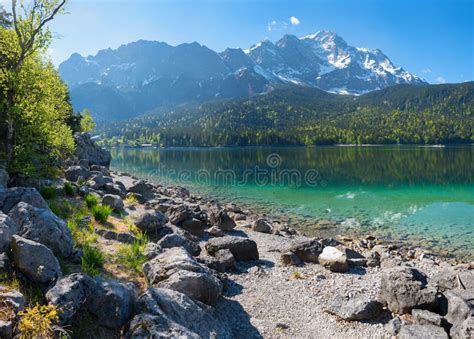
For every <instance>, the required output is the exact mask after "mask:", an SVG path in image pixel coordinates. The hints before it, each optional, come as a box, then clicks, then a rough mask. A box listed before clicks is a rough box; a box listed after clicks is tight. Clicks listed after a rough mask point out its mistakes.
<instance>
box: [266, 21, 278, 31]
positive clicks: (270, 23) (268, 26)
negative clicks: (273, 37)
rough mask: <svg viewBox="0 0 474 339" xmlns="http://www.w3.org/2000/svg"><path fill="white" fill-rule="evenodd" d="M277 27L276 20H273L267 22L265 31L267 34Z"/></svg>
mask: <svg viewBox="0 0 474 339" xmlns="http://www.w3.org/2000/svg"><path fill="white" fill-rule="evenodd" d="M276 26H277V22H276V20H273V21H272V22H269V23H268V25H267V29H268V31H269V32H271V31H273V30H274V29H275V28H276Z"/></svg>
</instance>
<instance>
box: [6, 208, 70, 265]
mask: <svg viewBox="0 0 474 339" xmlns="http://www.w3.org/2000/svg"><path fill="white" fill-rule="evenodd" d="M9 216H10V218H11V219H12V220H13V221H14V222H15V223H16V224H17V225H18V227H19V229H20V231H19V234H20V235H21V236H22V237H24V238H26V239H30V240H34V241H37V242H39V243H41V244H43V245H46V246H47V247H49V248H50V249H51V250H52V251H53V252H54V254H56V255H59V256H62V257H65V258H66V257H69V256H70V255H71V254H72V251H73V245H74V242H73V239H72V235H71V232H70V231H69V228H68V227H67V225H66V223H65V222H64V221H63V220H62V219H60V218H59V217H58V216H56V215H55V214H54V213H53V212H51V210H50V209H44V208H36V207H33V206H31V205H29V204H27V203H24V202H20V203H19V204H18V205H16V207H15V208H13V209H12V210H11V211H10V213H9Z"/></svg>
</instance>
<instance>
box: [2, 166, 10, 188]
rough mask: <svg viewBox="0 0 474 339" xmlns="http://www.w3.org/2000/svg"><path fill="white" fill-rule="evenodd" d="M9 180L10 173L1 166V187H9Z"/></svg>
mask: <svg viewBox="0 0 474 339" xmlns="http://www.w3.org/2000/svg"><path fill="white" fill-rule="evenodd" d="M9 180H10V176H9V175H8V172H7V171H6V170H4V169H3V168H0V187H2V186H3V187H7V186H8V181H9Z"/></svg>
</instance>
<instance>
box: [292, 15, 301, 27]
mask: <svg viewBox="0 0 474 339" xmlns="http://www.w3.org/2000/svg"><path fill="white" fill-rule="evenodd" d="M290 22H291V24H292V25H293V26H297V25H299V24H300V23H301V21H300V19H298V18H297V17H295V16H290Z"/></svg>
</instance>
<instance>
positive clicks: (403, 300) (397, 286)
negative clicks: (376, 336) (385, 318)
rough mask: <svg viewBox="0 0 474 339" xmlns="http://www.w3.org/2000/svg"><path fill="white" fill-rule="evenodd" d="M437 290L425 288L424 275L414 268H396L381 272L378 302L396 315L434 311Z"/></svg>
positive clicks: (425, 279) (425, 280)
mask: <svg viewBox="0 0 474 339" xmlns="http://www.w3.org/2000/svg"><path fill="white" fill-rule="evenodd" d="M436 293H437V290H436V288H433V287H430V286H427V278H426V275H425V274H423V273H422V272H420V271H418V270H417V269H415V268H411V267H407V266H397V267H393V268H389V269H386V270H384V271H383V272H382V278H381V284H380V301H381V302H383V303H384V304H385V305H387V307H388V309H389V310H390V311H392V312H394V313H397V314H406V313H410V312H411V310H412V309H414V308H419V309H428V310H434V309H436V307H437V298H436Z"/></svg>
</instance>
